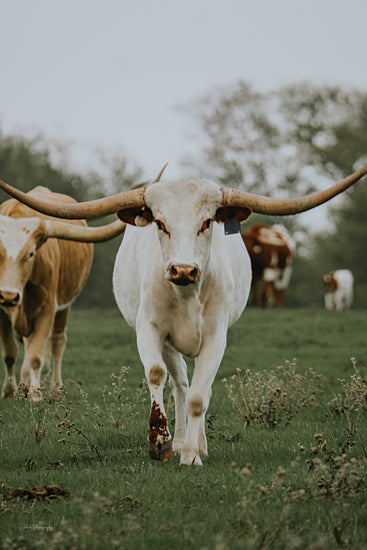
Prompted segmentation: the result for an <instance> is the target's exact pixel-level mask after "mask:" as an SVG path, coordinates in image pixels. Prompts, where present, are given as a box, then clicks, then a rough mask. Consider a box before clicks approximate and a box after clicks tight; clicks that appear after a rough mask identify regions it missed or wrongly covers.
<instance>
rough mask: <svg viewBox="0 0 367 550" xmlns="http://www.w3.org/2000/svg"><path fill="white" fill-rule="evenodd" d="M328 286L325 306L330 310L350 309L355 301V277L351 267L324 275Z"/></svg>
mask: <svg viewBox="0 0 367 550" xmlns="http://www.w3.org/2000/svg"><path fill="white" fill-rule="evenodd" d="M323 281H324V283H325V285H326V287H327V292H326V294H325V308H326V309H327V310H329V311H332V310H337V311H342V310H343V309H349V308H351V307H352V303H353V284H354V279H353V275H352V272H351V271H349V269H338V270H337V271H331V272H330V273H326V274H325V275H323Z"/></svg>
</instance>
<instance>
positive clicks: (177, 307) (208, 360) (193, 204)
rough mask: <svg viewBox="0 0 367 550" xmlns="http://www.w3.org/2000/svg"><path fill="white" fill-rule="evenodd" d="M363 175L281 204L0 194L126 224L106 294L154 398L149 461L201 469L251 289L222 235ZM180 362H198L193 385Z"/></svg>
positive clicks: (146, 194) (203, 195) (237, 241)
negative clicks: (131, 332)
mask: <svg viewBox="0 0 367 550" xmlns="http://www.w3.org/2000/svg"><path fill="white" fill-rule="evenodd" d="M365 174H367V168H364V169H363V170H360V171H359V172H356V173H355V174H353V175H351V176H349V177H348V178H346V179H345V180H343V181H342V182H340V183H338V184H336V185H334V186H332V187H331V188H329V189H327V190H325V191H321V192H320V193H315V194H313V195H309V196H306V197H301V198H297V199H287V200H283V199H278V200H277V199H271V198H267V197H261V196H258V195H253V194H250V193H246V192H244V191H238V190H236V189H229V188H221V187H219V186H218V185H216V184H215V183H211V182H209V181H205V180H198V179H189V180H173V181H169V182H159V183H155V184H154V185H150V186H148V187H147V188H146V189H135V190H129V191H126V192H124V193H119V194H117V195H114V196H112V197H107V198H104V199H101V200H96V201H91V202H87V203H81V204H78V205H62V206H59V207H58V206H55V205H52V204H49V203H47V202H45V201H33V200H30V197H29V196H27V195H24V194H22V193H20V192H19V191H18V190H16V189H14V188H11V187H10V186H8V185H6V184H4V183H3V182H0V187H2V188H3V189H4V190H6V191H8V192H10V193H11V194H12V195H13V196H14V195H15V196H16V197H17V198H19V199H21V200H22V201H27V203H28V204H29V205H30V206H32V207H35V208H37V209H40V210H41V211H44V212H47V213H48V214H50V215H56V216H59V217H64V218H68V219H75V218H86V217H88V218H92V217H100V216H103V215H105V214H107V213H111V212H117V213H118V216H119V218H120V219H121V220H122V221H123V222H125V223H127V224H129V226H128V229H127V231H126V233H125V236H124V239H123V241H122V244H121V246H120V249H119V252H118V254H117V257H116V262H115V268H114V277H113V286H114V294H115V298H116V301H117V305H118V306H119V308H120V310H121V313H122V314H123V316H124V317H125V319H126V320H127V322H128V323H129V324H130V325H131V326H132V327H134V328H135V330H136V333H137V345H138V350H139V354H140V358H141V361H142V363H143V366H144V370H145V374H146V378H147V381H148V387H149V390H150V394H151V411H150V416H149V454H150V456H151V458H154V459H158V460H161V461H165V460H168V459H169V458H170V457H171V454H172V451H177V452H179V453H180V454H181V464H197V465H199V464H202V462H201V458H200V455H206V454H207V442H206V437H205V414H206V412H207V410H208V406H209V402H210V397H211V391H212V390H211V388H212V384H213V382H214V379H215V376H216V372H217V370H218V368H219V366H220V363H221V360H222V357H223V354H224V351H225V348H226V341H227V330H228V327H229V326H230V325H231V324H232V323H234V322H235V321H236V319H238V317H239V316H240V315H241V313H242V311H243V309H244V308H245V305H246V301H247V297H248V293H249V290H250V284H251V264H250V258H249V256H248V254H247V251H246V247H245V245H244V243H243V240H242V238H241V236H240V235H239V234H228V233H232V232H233V226H236V225H237V226H238V231H239V222H241V221H242V220H244V219H246V218H247V217H248V216H249V214H250V212H251V210H253V211H254V212H258V213H262V214H270V215H286V214H296V213H298V212H304V211H306V210H309V209H310V208H314V207H315V206H317V205H319V204H322V203H323V202H325V201H327V200H329V199H330V198H332V197H333V196H335V195H336V194H338V193H340V192H342V191H344V190H345V189H346V188H347V187H349V186H350V185H352V184H353V183H354V182H355V181H357V180H358V179H359V178H361V177H362V176H363V175H365ZM224 224H226V225H227V232H225V231H224V230H223V225H224ZM229 225H230V226H231V231H229V227H228V226H229ZM244 274H245V275H244ZM184 355H188V356H191V357H194V358H195V369H194V372H193V376H192V380H191V385H190V386H189V382H188V377H187V372H186V363H185V361H184V358H183V356H184ZM168 374H169V375H170V381H171V383H172V387H173V395H174V399H175V412H176V423H175V434H174V438H173V440H172V437H171V434H170V432H169V428H168V426H169V424H168V420H167V416H166V412H165V408H164V402H163V401H164V400H163V388H164V385H165V382H166V378H167V375H168Z"/></svg>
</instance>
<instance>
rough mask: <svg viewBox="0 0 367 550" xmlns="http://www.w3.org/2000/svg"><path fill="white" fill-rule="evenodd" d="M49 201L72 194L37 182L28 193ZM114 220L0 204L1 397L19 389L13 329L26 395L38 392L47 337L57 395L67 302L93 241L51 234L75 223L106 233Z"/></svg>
mask: <svg viewBox="0 0 367 550" xmlns="http://www.w3.org/2000/svg"><path fill="white" fill-rule="evenodd" d="M27 196H29V197H32V198H34V199H37V200H47V201H49V202H50V203H51V204H55V205H56V204H64V203H65V204H71V203H73V202H74V203H75V201H74V199H72V198H71V197H68V196H67V195H61V194H57V193H52V192H51V191H49V190H48V189H47V188H45V187H37V188H35V189H34V190H32V191H30V192H29V194H28V195H27ZM123 228H124V224H122V223H121V222H119V221H117V223H116V222H114V224H113V227H111V226H109V227H108V229H106V228H105V229H103V228H98V229H97V230H95V229H94V228H88V227H86V223H85V222H83V221H74V222H68V223H63V222H60V221H58V220H52V219H51V218H50V217H49V216H46V215H43V214H39V213H38V212H35V211H34V210H31V209H30V208H29V207H27V206H25V205H24V204H22V203H21V202H18V201H17V200H15V199H10V200H8V201H6V202H4V203H3V204H2V205H1V206H0V340H1V345H2V353H3V358H4V362H5V367H6V374H5V382H4V385H3V392H2V395H3V397H9V396H13V395H14V394H15V393H16V390H17V384H16V378H15V361H16V358H17V355H18V345H17V340H16V333H17V334H18V335H19V336H20V337H21V338H22V339H23V342H24V361H23V365H22V369H21V375H20V380H21V382H22V384H23V386H24V388H25V389H26V391H27V392H28V395H29V398H30V399H32V400H38V399H39V398H40V372H41V369H42V365H43V361H44V355H45V347H46V344H47V342H48V340H49V339H51V351H52V355H53V375H52V381H51V387H50V394H51V396H52V397H57V395H58V394H59V392H60V388H61V387H62V380H61V360H62V354H63V350H64V346H65V340H66V335H65V327H66V321H67V317H68V314H69V311H70V308H71V304H72V303H73V301H74V300H75V298H76V297H77V296H78V294H79V293H80V291H81V290H82V288H83V286H84V283H85V282H86V279H87V277H88V273H89V270H90V266H91V263H92V256H93V245H92V244H90V243H83V242H72V241H67V240H60V239H57V238H50V237H61V238H62V239H65V238H68V237H70V236H71V235H72V234H73V231H75V229H77V231H78V238H83V235H82V234H80V231H81V230H82V231H84V237H85V238H86V239H89V237H90V234H91V233H93V235H94V240H95V239H96V238H97V240H100V239H104V238H109V237H112V236H114V234H116V233H119V232H121V230H122V229H123Z"/></svg>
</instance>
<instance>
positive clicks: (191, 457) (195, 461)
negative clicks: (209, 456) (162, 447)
mask: <svg viewBox="0 0 367 550" xmlns="http://www.w3.org/2000/svg"><path fill="white" fill-rule="evenodd" d="M180 464H182V465H185V466H202V465H203V463H202V462H201V458H200V455H199V453H198V454H191V453H182V454H181V460H180Z"/></svg>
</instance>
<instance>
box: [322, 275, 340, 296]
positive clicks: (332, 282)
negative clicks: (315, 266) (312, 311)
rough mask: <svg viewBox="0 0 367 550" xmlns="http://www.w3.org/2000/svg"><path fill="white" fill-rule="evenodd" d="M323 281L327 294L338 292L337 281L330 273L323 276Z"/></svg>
mask: <svg viewBox="0 0 367 550" xmlns="http://www.w3.org/2000/svg"><path fill="white" fill-rule="evenodd" d="M323 281H324V283H325V285H326V287H327V289H328V291H329V292H332V293H333V292H336V291H337V290H338V281H337V280H336V279H335V277H334V276H333V274H332V273H326V274H325V275H323Z"/></svg>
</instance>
